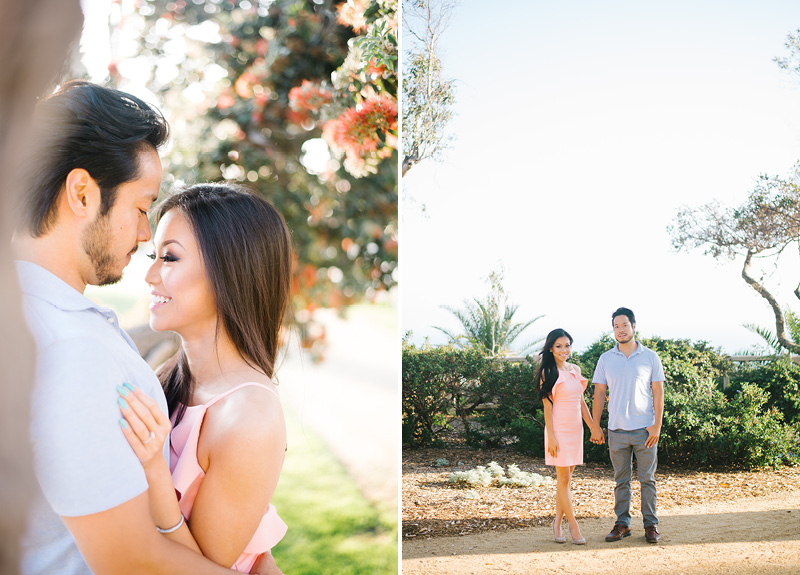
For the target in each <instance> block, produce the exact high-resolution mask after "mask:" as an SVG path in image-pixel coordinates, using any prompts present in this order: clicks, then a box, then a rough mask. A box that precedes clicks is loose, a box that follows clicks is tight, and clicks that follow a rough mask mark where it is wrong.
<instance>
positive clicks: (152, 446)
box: [118, 384, 200, 553]
mask: <svg viewBox="0 0 800 575" xmlns="http://www.w3.org/2000/svg"><path fill="white" fill-rule="evenodd" d="M118 391H119V394H120V396H122V397H121V401H120V402H119V406H120V410H121V411H122V415H123V418H124V419H121V420H120V426H121V427H122V433H123V434H124V435H125V438H126V439H127V440H128V443H129V444H130V445H131V448H133V452H134V453H135V454H136V456H137V457H138V458H139V461H140V462H141V464H142V467H143V468H144V473H145V476H146V477H147V485H148V497H149V503H150V515H151V516H152V518H153V522H154V523H155V526H156V527H160V528H161V529H171V528H173V527H174V526H176V525H179V524H180V523H182V524H181V525H180V527H179V528H178V529H176V530H175V531H172V532H170V533H165V534H164V536H165V537H167V538H168V539H171V540H173V541H175V542H177V543H181V544H182V545H185V546H186V547H188V548H190V549H192V550H194V551H196V552H197V553H200V547H199V546H198V545H197V543H196V542H195V540H194V537H192V533H191V531H190V530H189V526H188V525H187V524H186V521H183V520H182V518H183V516H182V514H181V510H180V508H179V507H178V498H177V497H176V496H175V487H174V486H173V484H172V475H171V474H170V471H169V465H168V464H167V461H166V459H164V451H163V446H164V442H165V441H167V440H168V439H169V433H170V430H171V428H172V426H171V424H170V421H169V419H168V418H167V416H166V415H165V414H164V413H163V412H162V411H161V409H160V408H159V407H158V404H157V403H156V402H155V401H153V399H152V398H150V397H149V396H148V395H147V394H145V393H144V392H142V391H141V390H139V389H137V388H134V387H133V386H130V385H128V384H126V385H125V386H124V387H120V388H118ZM151 432H152V435H151Z"/></svg>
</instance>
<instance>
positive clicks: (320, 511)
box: [272, 410, 398, 575]
mask: <svg viewBox="0 0 800 575" xmlns="http://www.w3.org/2000/svg"><path fill="white" fill-rule="evenodd" d="M286 425H287V431H288V433H289V451H288V452H287V454H286V462H285V463H284V466H283V472H282V473H281V479H280V482H279V483H278V489H277V491H276V492H275V495H274V497H273V498H272V502H273V503H274V504H275V506H276V507H277V508H278V514H279V515H280V516H281V517H282V518H283V520H284V521H285V522H286V524H287V525H288V526H289V531H288V532H287V533H286V536H285V537H284V538H283V540H282V541H281V542H280V543H279V544H278V545H277V546H276V547H275V548H274V549H273V550H272V554H273V555H274V556H275V561H276V562H277V564H278V567H280V569H281V571H283V572H284V573H287V574H288V575H304V574H306V575H324V574H328V573H329V574H332V575H362V574H363V575H379V574H396V573H397V562H398V554H397V511H396V509H395V508H394V506H390V505H386V506H385V508H378V507H376V506H375V505H373V504H371V503H370V502H369V501H367V500H366V499H364V497H363V496H362V495H361V492H360V491H359V489H358V487H357V486H356V484H355V483H354V482H353V479H352V478H351V477H350V476H349V475H348V473H347V471H346V470H345V469H344V467H342V465H341V464H340V463H339V462H338V461H337V460H336V459H335V457H334V456H333V455H332V454H331V453H330V451H329V450H328V448H327V446H325V444H324V443H322V441H321V440H320V439H319V438H318V437H317V436H316V435H314V434H313V432H311V431H310V430H309V429H302V428H301V427H300V423H299V420H298V419H297V416H296V415H295V414H294V413H293V412H291V411H290V410H287V413H286Z"/></svg>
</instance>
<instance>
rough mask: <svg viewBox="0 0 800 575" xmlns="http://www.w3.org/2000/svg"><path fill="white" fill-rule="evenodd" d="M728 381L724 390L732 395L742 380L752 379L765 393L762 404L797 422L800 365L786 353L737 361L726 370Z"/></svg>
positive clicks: (798, 422) (792, 421)
mask: <svg viewBox="0 0 800 575" xmlns="http://www.w3.org/2000/svg"><path fill="white" fill-rule="evenodd" d="M730 380H731V385H730V386H729V387H728V389H727V390H726V391H725V394H726V395H727V396H728V397H733V396H734V395H735V394H736V393H737V392H738V391H739V390H740V389H741V388H742V383H744V382H749V383H752V384H754V385H756V386H758V387H759V388H761V389H763V390H764V391H766V392H768V393H769V399H768V400H767V403H766V406H767V407H768V408H773V407H774V408H775V409H777V410H778V411H780V412H781V413H782V414H783V417H784V419H785V420H786V422H787V423H791V424H794V425H800V366H799V365H797V364H796V363H794V362H792V361H791V360H790V359H789V358H788V357H786V356H777V357H775V358H774V359H773V360H771V361H768V362H765V363H741V364H739V365H738V366H737V368H736V370H735V371H733V372H732V373H731V374H730Z"/></svg>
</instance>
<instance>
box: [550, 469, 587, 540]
mask: <svg viewBox="0 0 800 575" xmlns="http://www.w3.org/2000/svg"><path fill="white" fill-rule="evenodd" d="M574 470H575V466H574V465H573V466H571V467H556V512H558V509H559V507H560V509H561V511H562V513H563V514H564V516H566V518H567V522H568V523H569V533H570V535H571V536H572V539H573V541H574V540H577V539H581V538H582V536H581V529H580V527H579V526H578V521H577V519H575V512H574V511H573V509H572V472H573V471H574Z"/></svg>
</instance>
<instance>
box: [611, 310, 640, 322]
mask: <svg viewBox="0 0 800 575" xmlns="http://www.w3.org/2000/svg"><path fill="white" fill-rule="evenodd" d="M618 315H624V316H625V317H627V318H628V321H629V322H631V324H635V323H636V318H635V317H633V312H632V311H631V310H629V309H628V308H626V307H619V308H617V311H615V312H614V313H612V314H611V323H612V325H613V323H614V320H615V319H617V316H618Z"/></svg>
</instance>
